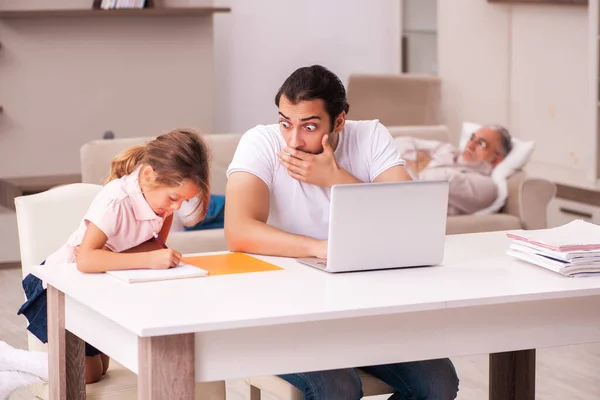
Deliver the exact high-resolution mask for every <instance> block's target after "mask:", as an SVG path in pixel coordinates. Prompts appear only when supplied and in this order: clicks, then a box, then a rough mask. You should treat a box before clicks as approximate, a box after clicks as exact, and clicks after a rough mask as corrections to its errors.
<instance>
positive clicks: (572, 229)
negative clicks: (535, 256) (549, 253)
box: [506, 220, 600, 252]
mask: <svg viewBox="0 0 600 400" xmlns="http://www.w3.org/2000/svg"><path fill="white" fill-rule="evenodd" d="M506 236H508V237H510V238H513V239H516V240H521V241H523V242H527V243H530V244H533V245H535V246H539V247H543V248H546V249H550V250H554V251H561V252H569V251H577V250H583V251H592V250H600V226H598V225H596V224H592V223H589V222H586V221H583V220H575V221H571V222H569V223H568V224H565V225H562V226H557V227H556V228H551V229H540V230H535V231H525V230H520V231H516V232H508V233H507V234H506Z"/></svg>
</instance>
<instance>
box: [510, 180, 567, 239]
mask: <svg viewBox="0 0 600 400" xmlns="http://www.w3.org/2000/svg"><path fill="white" fill-rule="evenodd" d="M555 195H556V185H555V184H554V183H552V182H550V181H549V180H546V179H540V178H531V177H528V176H527V175H526V174H525V172H523V171H517V172H516V173H514V174H513V175H512V176H511V177H510V178H509V179H508V199H507V201H506V206H505V209H504V212H506V213H507V214H511V215H514V216H516V217H517V218H519V220H520V221H521V225H522V227H523V229H544V228H546V226H547V209H548V203H550V200H552V198H553V197H554V196H555Z"/></svg>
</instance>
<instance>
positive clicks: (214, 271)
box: [181, 253, 283, 276]
mask: <svg viewBox="0 0 600 400" xmlns="http://www.w3.org/2000/svg"><path fill="white" fill-rule="evenodd" d="M181 261H183V262H184V263H186V264H190V265H195V266H196V267H199V268H202V269H205V270H207V271H208V276H214V275H229V274H244V273H247V272H264V271H277V270H280V269H283V268H280V267H278V266H276V265H273V264H271V263H268V262H266V261H262V260H259V259H258V258H255V257H252V256H249V255H247V254H243V253H228V254H216V255H210V256H195V257H184V258H182V260H181Z"/></svg>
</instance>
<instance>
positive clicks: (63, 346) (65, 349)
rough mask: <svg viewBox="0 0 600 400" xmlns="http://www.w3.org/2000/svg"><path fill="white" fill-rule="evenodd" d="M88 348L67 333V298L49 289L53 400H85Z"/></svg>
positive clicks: (49, 365)
mask: <svg viewBox="0 0 600 400" xmlns="http://www.w3.org/2000/svg"><path fill="white" fill-rule="evenodd" d="M84 369H85V344H84V342H83V340H81V339H79V338H78V337H77V336H75V335H73V334H72V333H71V332H69V331H67V330H65V294H64V293H62V292H61V291H59V290H58V289H56V288H54V287H52V286H48V375H49V389H50V400H85V370H84Z"/></svg>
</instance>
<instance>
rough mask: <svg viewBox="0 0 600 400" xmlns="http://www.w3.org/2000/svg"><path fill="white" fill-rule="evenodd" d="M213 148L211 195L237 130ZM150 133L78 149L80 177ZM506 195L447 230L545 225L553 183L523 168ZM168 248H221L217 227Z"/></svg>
mask: <svg viewBox="0 0 600 400" xmlns="http://www.w3.org/2000/svg"><path fill="white" fill-rule="evenodd" d="M389 130H390V133H391V134H392V136H394V137H396V136H414V137H420V138H424V139H436V140H443V141H448V140H449V139H448V138H449V133H448V130H447V129H446V127H444V126H440V125H438V126H413V127H406V126H404V127H389ZM206 137H207V139H208V143H209V146H210V148H211V151H212V171H211V180H212V181H211V185H212V192H213V193H214V194H225V185H226V183H227V178H226V175H225V172H226V170H227V166H228V164H229V162H230V161H231V159H232V157H233V154H234V152H235V148H236V146H237V144H238V142H239V139H240V137H241V134H211V135H206ZM150 139H151V138H150V137H145V138H129V139H113V140H97V141H92V142H89V143H87V144H85V145H84V146H83V147H82V148H81V172H82V180H83V182H86V183H103V182H104V180H105V179H106V176H107V174H108V169H109V165H110V160H111V159H112V157H114V156H115V155H116V154H117V153H118V152H120V151H121V150H123V149H125V148H127V147H130V146H134V145H138V144H142V143H144V142H146V141H148V140H150ZM508 186H509V194H508V201H507V204H506V207H504V209H503V211H502V212H500V213H497V214H492V215H464V216H451V217H448V223H447V230H446V231H447V233H449V234H455V233H470V232H485V231H496V230H506V229H521V228H523V229H540V228H544V227H545V226H546V208H547V205H548V202H549V201H550V199H551V198H552V197H553V196H554V194H555V191H556V188H555V185H554V184H553V183H551V182H549V181H546V180H541V179H532V178H528V177H527V176H526V175H525V173H524V172H521V171H519V172H517V173H515V174H514V175H513V176H512V177H511V178H510V179H509V182H508ZM168 244H169V246H171V247H173V248H175V249H177V250H178V251H181V252H183V253H193V252H207V251H219V250H226V249H227V245H226V242H225V238H224V233H223V230H222V229H211V230H199V231H191V232H172V233H171V234H170V235H169V240H168Z"/></svg>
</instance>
